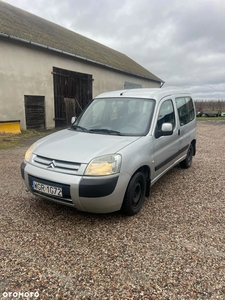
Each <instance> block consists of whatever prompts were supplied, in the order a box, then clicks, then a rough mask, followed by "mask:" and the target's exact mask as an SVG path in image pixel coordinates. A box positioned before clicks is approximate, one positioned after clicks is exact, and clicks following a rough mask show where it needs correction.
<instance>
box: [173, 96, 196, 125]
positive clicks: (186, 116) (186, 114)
mask: <svg viewBox="0 0 225 300" xmlns="http://www.w3.org/2000/svg"><path fill="white" fill-rule="evenodd" d="M176 106H177V111H178V116H179V119H180V125H181V126H183V125H185V124H187V123H189V122H191V121H192V120H194V118H195V111H194V104H193V100H192V99H191V98H190V97H181V98H176Z"/></svg>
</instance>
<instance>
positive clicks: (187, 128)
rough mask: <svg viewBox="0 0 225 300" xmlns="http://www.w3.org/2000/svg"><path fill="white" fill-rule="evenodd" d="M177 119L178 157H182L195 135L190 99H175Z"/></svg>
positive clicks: (192, 106)
mask: <svg viewBox="0 0 225 300" xmlns="http://www.w3.org/2000/svg"><path fill="white" fill-rule="evenodd" d="M175 102H176V107H177V112H178V119H179V122H178V123H179V133H180V136H179V156H180V157H183V156H184V155H186V153H187V149H188V147H189V145H190V143H191V141H192V139H193V136H194V134H195V110H194V104H193V100H192V98H191V97H188V96H183V97H177V98H176V99H175Z"/></svg>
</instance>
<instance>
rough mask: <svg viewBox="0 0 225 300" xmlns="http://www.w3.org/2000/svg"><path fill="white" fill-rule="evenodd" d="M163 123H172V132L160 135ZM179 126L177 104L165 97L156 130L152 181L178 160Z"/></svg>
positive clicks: (159, 111)
mask: <svg viewBox="0 0 225 300" xmlns="http://www.w3.org/2000/svg"><path fill="white" fill-rule="evenodd" d="M163 123H170V124H172V129H173V131H172V134H171V135H167V136H163V135H161V136H159V134H158V133H159V132H160V131H161V128H162V124H163ZM178 134H179V132H178V127H177V121H176V114H175V106H174V102H173V100H172V99H165V100H163V101H162V102H161V104H160V106H159V109H158V115H157V120H156V124H155V131H154V137H153V141H154V170H153V176H152V183H154V181H155V180H157V178H158V177H159V176H161V175H162V174H164V173H165V172H166V170H167V169H168V168H169V167H170V166H171V165H172V164H173V163H174V162H175V161H176V159H177V154H178V148H179V137H178Z"/></svg>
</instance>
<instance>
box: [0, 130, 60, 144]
mask: <svg viewBox="0 0 225 300" xmlns="http://www.w3.org/2000/svg"><path fill="white" fill-rule="evenodd" d="M53 132H56V130H55V129H51V130H45V131H37V130H22V131H21V133H20V134H12V133H7V134H6V133H0V149H9V148H13V147H16V146H19V145H21V143H23V142H24V141H26V140H29V139H30V138H37V139H39V138H42V137H44V136H46V135H49V134H51V133H53Z"/></svg>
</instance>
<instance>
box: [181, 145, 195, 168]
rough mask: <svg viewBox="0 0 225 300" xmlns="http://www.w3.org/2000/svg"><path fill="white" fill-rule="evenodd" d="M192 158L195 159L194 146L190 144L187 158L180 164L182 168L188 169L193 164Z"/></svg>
mask: <svg viewBox="0 0 225 300" xmlns="http://www.w3.org/2000/svg"><path fill="white" fill-rule="evenodd" d="M192 158H193V146H192V144H190V146H189V148H188V152H187V156H186V158H185V159H184V160H182V162H180V166H181V168H184V169H188V168H189V167H190V166H191V164H192Z"/></svg>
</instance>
